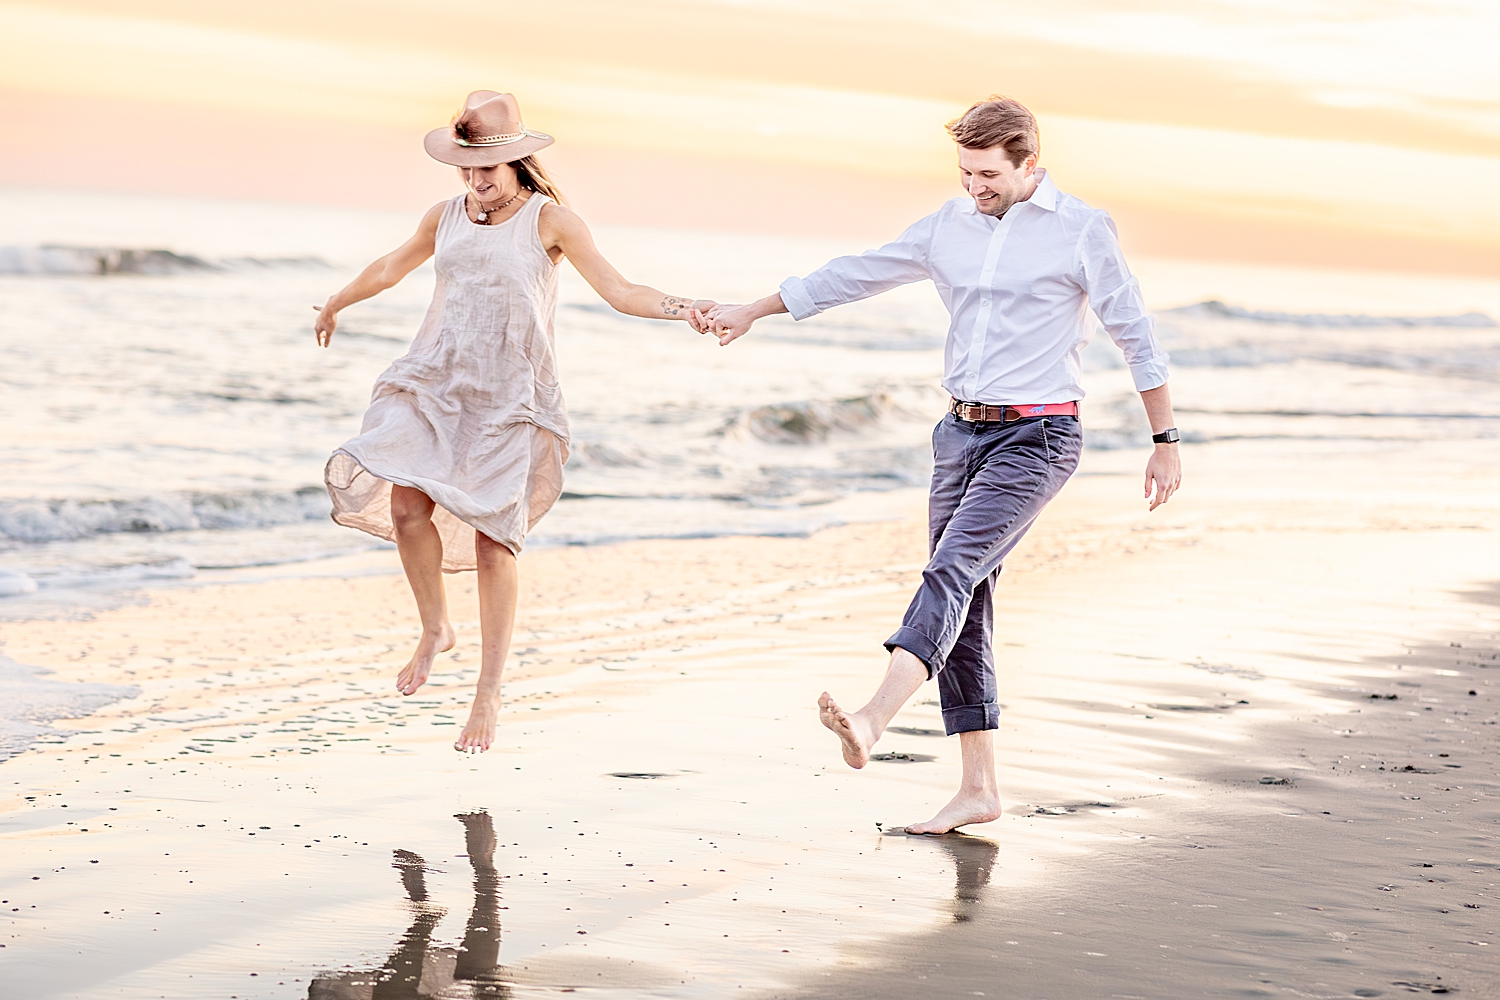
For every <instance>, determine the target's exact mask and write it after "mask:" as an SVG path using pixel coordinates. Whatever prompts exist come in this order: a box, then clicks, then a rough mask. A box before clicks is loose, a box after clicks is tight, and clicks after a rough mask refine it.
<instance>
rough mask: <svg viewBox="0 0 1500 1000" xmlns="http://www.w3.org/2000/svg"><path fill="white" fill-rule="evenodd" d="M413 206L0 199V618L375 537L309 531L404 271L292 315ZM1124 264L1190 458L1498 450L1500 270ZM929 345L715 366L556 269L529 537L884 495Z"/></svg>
mask: <svg viewBox="0 0 1500 1000" xmlns="http://www.w3.org/2000/svg"><path fill="white" fill-rule="evenodd" d="M416 218H417V216H416V214H415V213H412V214H409V215H408V214H402V213H391V212H375V211H357V210H344V209H329V208H309V207H305V206H286V205H258V204H244V203H234V202H213V201H205V200H193V199H174V198H150V197H123V196H122V197H120V198H118V199H114V200H112V202H111V204H110V205H109V206H108V208H106V209H101V208H100V207H99V206H98V205H97V203H92V202H91V203H90V204H88V205H82V206H80V205H78V204H77V203H76V199H74V198H72V197H70V196H67V195H65V194H58V193H50V192H38V191H19V190H12V191H0V350H3V356H4V364H3V367H0V465H3V468H4V469H5V476H4V478H3V480H0V617H9V618H16V617H27V616H32V615H37V614H68V613H72V612H73V611H76V610H77V609H79V608H87V607H90V606H96V605H97V604H99V603H100V602H101V601H106V602H107V601H109V600H113V599H116V598H117V597H118V596H119V595H121V594H123V593H127V592H129V591H131V590H135V589H139V588H141V587H149V586H161V585H181V584H184V583H191V582H192V581H194V580H199V579H207V578H210V577H211V575H212V574H213V573H214V572H215V571H218V570H224V569H233V568H242V567H267V568H272V569H274V568H275V567H292V566H296V565H302V564H307V563H309V562H313V561H317V560H322V559H326V558H329V557H335V556H341V555H348V554H351V553H357V552H360V551H365V550H368V549H371V548H375V547H381V546H386V544H387V543H384V542H381V541H379V540H377V539H374V538H371V537H369V536H366V535H364V534H361V533H359V532H356V531H353V530H350V529H346V528H341V527H339V526H337V525H334V524H333V523H332V522H331V521H330V520H329V518H328V511H329V503H328V498H327V496H326V494H325V493H324V491H323V487H322V485H321V483H322V479H321V476H322V469H323V464H324V462H325V461H326V460H327V458H328V455H329V453H330V452H331V451H332V450H333V449H334V448H335V447H337V446H338V445H339V444H340V443H342V442H343V441H345V440H347V439H348V438H350V437H352V436H353V435H354V434H355V433H356V432H357V430H358V428H359V423H360V416H361V414H362V413H363V411H364V407H365V404H366V402H367V400H368V397H369V391H370V386H371V383H372V382H373V380H374V378H375V376H376V375H377V374H379V373H380V371H381V370H383V369H384V368H385V366H386V365H387V364H388V363H389V362H390V361H391V359H393V358H395V357H397V356H398V355H400V354H401V353H403V352H404V351H405V349H406V346H407V345H408V343H409V342H410V339H411V337H412V335H413V333H414V332H415V330H416V328H417V325H418V323H419V321H420V319H421V316H422V314H423V311H424V310H425V309H426V306H427V303H428V300H429V297H430V295H431V290H432V271H431V267H430V265H429V266H427V267H424V268H422V269H419V270H418V271H417V272H415V273H413V274H412V275H411V276H410V277H408V278H407V279H406V280H405V281H404V282H403V283H402V284H401V285H399V286H398V287H396V288H395V289H392V290H391V291H389V292H387V293H385V294H383V295H381V296H379V297H377V298H376V299H373V300H371V301H369V302H366V303H363V304H360V305H358V306H355V307H353V308H351V309H349V310H347V311H346V312H345V313H344V315H343V317H342V322H341V326H340V329H339V332H338V334H337V335H336V336H335V338H334V341H333V345H332V347H331V348H330V349H329V350H326V351H325V350H320V349H319V348H317V347H316V345H315V343H314V340H313V334H312V326H311V320H312V318H313V311H312V307H313V306H315V305H316V304H318V303H321V302H322V301H323V300H324V299H325V298H326V297H327V296H328V295H329V294H330V293H331V292H333V291H335V290H336V289H338V288H339V287H340V286H342V285H343V284H344V283H345V282H346V281H347V280H348V279H349V278H350V277H351V276H352V275H354V274H355V273H356V272H357V271H358V269H359V268H360V267H361V266H363V264H364V263H366V262H367V261H368V260H370V259H373V258H374V257H376V256H378V255H379V254H380V253H383V252H385V251H386V250H389V249H390V248H392V247H394V246H395V245H397V244H398V243H399V242H400V241H401V240H402V239H404V238H405V236H406V235H407V234H408V231H409V230H410V229H411V228H412V227H413V226H414V225H415V222H416ZM597 236H598V240H599V243H600V246H601V248H602V249H603V250H604V251H605V253H606V255H607V256H609V257H610V259H611V260H612V261H613V262H614V263H615V264H616V266H617V267H619V268H620V270H621V271H623V272H624V273H625V274H626V276H627V277H629V278H631V279H632V280H636V281H641V282H646V283H650V284H653V285H656V286H657V287H659V288H661V289H662V290H663V291H666V292H669V293H672V294H682V295H696V296H703V297H713V298H718V299H720V300H723V301H735V300H742V299H744V298H747V297H750V296H758V295H762V294H765V293H766V292H768V291H770V290H772V289H773V288H774V287H775V286H776V284H777V283H779V282H780V280H781V279H782V278H783V277H785V276H786V275H787V274H791V273H805V272H806V271H807V270H810V269H811V268H812V267H814V266H816V265H817V264H819V263H821V262H822V261H823V260H826V259H827V258H828V257H830V256H833V255H836V254H839V253H846V252H855V251H858V250H859V249H862V246H861V245H860V244H858V243H854V242H851V241H848V240H843V241H840V240H814V239H805V238H776V237H765V236H742V235H734V234H709V233H695V232H671V231H665V230H647V229H624V228H610V227H600V228H599V229H598V231H597ZM1135 264H1136V269H1137V271H1138V272H1139V273H1140V275H1141V281H1142V285H1143V287H1144V289H1145V292H1146V294H1147V296H1148V300H1149V301H1150V303H1151V305H1152V307H1153V309H1155V310H1156V311H1157V315H1158V324H1159V327H1158V329H1159V333H1160V336H1161V337H1162V339H1163V341H1164V342H1165V344H1166V347H1167V349H1168V350H1169V351H1170V353H1171V355H1172V363H1173V369H1174V373H1175V374H1174V377H1173V383H1172V384H1173V392H1174V397H1175V400H1176V402H1177V405H1178V413H1179V421H1178V422H1179V425H1180V426H1181V427H1182V430H1183V437H1184V441H1185V442H1187V444H1188V446H1189V448H1191V447H1194V446H1200V445H1206V444H1211V443H1213V442H1216V441H1225V440H1243V439H1263V440H1267V441H1276V440H1284V441H1287V442H1303V443H1308V442H1342V443H1344V445H1346V446H1348V447H1377V448H1378V447H1381V446H1383V443H1390V442H1401V441H1405V442H1408V443H1409V442H1412V441H1417V440H1420V439H1422V438H1423V437H1424V436H1428V435H1441V436H1443V437H1444V438H1446V439H1449V440H1452V439H1456V438H1457V439H1462V438H1472V439H1474V440H1475V441H1476V442H1477V441H1479V440H1481V439H1487V440H1491V441H1493V440H1494V439H1496V438H1497V437H1500V390H1497V384H1500V328H1497V326H1496V322H1495V319H1494V316H1495V315H1497V314H1500V308H1497V306H1500V282H1486V281H1481V280H1473V281H1464V280H1460V279H1437V278H1427V279H1422V278H1401V277H1392V276H1379V275H1357V274H1337V273H1333V272H1329V273H1326V274H1319V273H1313V272H1306V271H1301V272H1291V271H1278V270H1276V269H1271V268H1252V267H1233V266H1228V265H1220V266H1214V265H1206V264H1201V263H1180V262H1170V261H1137V262H1135ZM945 330H946V314H945V313H944V311H943V309H942V306H941V304H940V302H939V301H938V299H937V296H936V294H935V293H934V292H933V290H932V289H931V287H930V286H928V285H914V286H909V287H906V288H903V289H900V290H898V291H896V292H893V293H890V294H887V295H885V296H881V297H879V298H877V299H874V300H870V301H867V302H863V303H858V304H855V305H851V306H848V307H844V308H841V309H838V310H834V311H832V312H830V313H828V314H825V315H823V316H819V317H816V318H814V319H812V320H809V321H806V322H803V323H797V324H794V323H792V322H791V321H790V320H789V319H786V318H785V317H778V318H775V319H772V320H767V321H764V322H762V323H761V324H759V325H757V327H756V329H755V331H754V332H753V333H752V334H751V335H750V336H748V337H746V338H745V339H743V340H742V341H740V342H738V343H736V344H734V345H732V346H730V347H728V348H719V347H718V346H717V345H716V344H715V343H713V342H712V341H711V340H710V339H709V338H706V337H700V336H698V335H695V334H693V333H692V332H691V330H689V329H688V328H687V326H686V324H682V323H663V322H655V321H649V320H640V319H634V318H630V317H625V316H620V315H618V314H616V313H614V312H613V311H612V310H610V309H609V308H608V307H607V306H606V305H604V303H603V302H602V301H600V300H599V298H598V297H597V296H596V295H595V294H594V293H593V291H592V290H591V289H589V288H588V286H587V285H586V284H585V283H584V282H583V281H582V279H581V278H579V277H578V275H577V274H576V273H575V272H573V271H572V269H571V268H569V267H567V266H564V268H563V271H562V304H561V307H560V309H559V312H558V317H557V340H558V350H559V359H560V364H561V367H562V378H563V388H564V392H565V395H566V397H567V400H568V406H569V411H570V415H571V419H572V425H573V432H574V440H573V455H572V458H571V460H570V461H569V463H568V467H567V487H566V489H567V492H566V493H565V495H564V497H563V499H562V500H561V501H560V502H559V503H558V504H557V506H556V507H555V508H554V509H553V511H552V512H551V513H550V514H548V516H547V517H546V518H545V519H544V520H543V521H542V522H541V524H540V525H539V526H538V528H537V529H536V530H535V532H534V533H533V535H532V536H531V538H530V540H529V542H528V544H529V545H532V546H551V545H588V544H600V543H606V542H610V541H616V540H621V539H632V538H653V537H692V536H710V535H721V534H768V535H778V534H779V535H795V534H805V533H807V532H810V531H813V530H816V529H818V528H821V527H824V526H828V525H832V524H837V523H845V522H849V521H853V520H869V519H878V518H882V517H889V516H892V512H893V511H895V510H897V509H898V508H900V509H909V505H910V502H911V497H912V495H913V494H912V491H920V490H921V489H923V487H924V484H925V482H926V478H927V476H928V474H929V468H930V466H929V463H930V456H929V453H928V435H929V432H930V428H931V426H932V424H933V423H934V421H935V420H936V419H938V417H939V416H940V415H941V413H942V411H943V407H944V404H945V402H946V396H945V395H944V393H943V392H942V390H941V388H940V387H939V385H938V378H939V375H940V372H941V350H942V341H943V336H944V332H945ZM1084 362H1085V371H1086V382H1087V385H1088V387H1089V397H1088V399H1087V400H1086V401H1085V404H1084V414H1085V416H1084V421H1085V428H1086V446H1087V448H1088V449H1089V450H1090V451H1093V452H1096V453H1097V452H1099V451H1105V450H1115V451H1118V450H1120V449H1134V450H1139V451H1141V452H1142V459H1143V460H1144V449H1145V448H1146V447H1147V445H1148V429H1147V427H1146V424H1145V421H1144V418H1143V417H1142V415H1141V413H1140V406H1139V402H1138V399H1137V397H1136V396H1135V394H1134V393H1133V392H1132V390H1131V386H1130V382H1129V378H1128V373H1127V372H1126V370H1125V368H1124V365H1123V361H1122V359H1121V357H1120V355H1119V352H1118V350H1117V349H1116V348H1114V346H1113V345H1112V344H1110V342H1109V341H1108V338H1107V337H1106V336H1104V334H1103V332H1102V330H1101V331H1099V333H1098V334H1097V335H1096V337H1095V338H1094V340H1093V341H1092V342H1091V343H1090V345H1089V346H1088V348H1087V349H1086V351H1085V352H1084ZM903 505H905V506H903Z"/></svg>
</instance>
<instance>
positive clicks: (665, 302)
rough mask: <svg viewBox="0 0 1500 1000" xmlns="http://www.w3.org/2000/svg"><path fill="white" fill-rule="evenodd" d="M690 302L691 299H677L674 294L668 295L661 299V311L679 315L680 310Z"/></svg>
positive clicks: (669, 314) (665, 313) (666, 313)
mask: <svg viewBox="0 0 1500 1000" xmlns="http://www.w3.org/2000/svg"><path fill="white" fill-rule="evenodd" d="M692 304H693V300H692V299H679V298H678V297H677V296H675V295H668V296H666V297H665V298H663V299H662V300H661V311H662V313H663V314H664V315H667V316H680V315H682V311H683V310H684V309H687V308H689V307H690V306H691V305H692Z"/></svg>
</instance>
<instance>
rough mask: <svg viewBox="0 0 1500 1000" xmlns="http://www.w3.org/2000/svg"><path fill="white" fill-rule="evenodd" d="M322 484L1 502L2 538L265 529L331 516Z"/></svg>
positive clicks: (53, 538)
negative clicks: (280, 489) (256, 490)
mask: <svg viewBox="0 0 1500 1000" xmlns="http://www.w3.org/2000/svg"><path fill="white" fill-rule="evenodd" d="M329 509H330V505H329V501H328V494H327V493H326V492H324V490H323V488H322V487H321V486H308V487H305V488H303V489H300V490H296V491H294V492H290V493H176V494H165V495H162V496H149V497H140V498H134V499H128V500H77V499H68V500H36V499H8V500H0V538H5V539H9V540H11V541H16V542H59V541H68V540H72V539H78V538H85V537H88V536H90V535H107V534H116V533H120V532H153V533H154V532H166V531H193V530H198V529H207V530H215V529H220V530H222V529H233V528H266V527H271V526H273V525H280V524H295V523H298V522H301V521H315V520H320V519H322V518H326V517H327V516H328V512H329Z"/></svg>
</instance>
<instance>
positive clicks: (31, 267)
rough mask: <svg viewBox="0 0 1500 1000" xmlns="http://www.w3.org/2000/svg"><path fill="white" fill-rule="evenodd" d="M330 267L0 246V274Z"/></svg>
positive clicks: (298, 260)
mask: <svg viewBox="0 0 1500 1000" xmlns="http://www.w3.org/2000/svg"><path fill="white" fill-rule="evenodd" d="M328 267H332V265H331V264H329V263H328V262H327V261H325V260H323V259H322V258H320V257H221V258H216V259H209V258H205V257H195V256H193V255H192V254H180V253H174V252H173V251H171V250H161V249H147V248H140V247H75V246H61V245H57V244H44V245H42V246H5V247H0V274H61V275H70V274H71V275H84V274H194V273H204V272H214V271H223V272H245V271H264V270H270V269H281V268H318V269H322V268H328Z"/></svg>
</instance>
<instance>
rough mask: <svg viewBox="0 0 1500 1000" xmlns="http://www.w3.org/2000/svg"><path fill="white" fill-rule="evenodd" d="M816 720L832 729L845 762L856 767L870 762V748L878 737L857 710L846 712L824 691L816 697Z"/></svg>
mask: <svg viewBox="0 0 1500 1000" xmlns="http://www.w3.org/2000/svg"><path fill="white" fill-rule="evenodd" d="M818 721H819V722H821V723H823V725H825V726H827V727H828V728H829V729H831V730H833V734H834V735H835V736H837V737H838V738H839V742H840V743H842V744H843V751H844V763H845V764H848V765H849V766H850V767H852V768H855V769H858V768H861V767H864V766H865V765H866V764H868V763H870V748H871V747H873V746H874V745H875V741H876V740H877V739H879V738H880V737H879V736H878V735H877V734H876V733H875V732H874V730H873V729H872V727H871V726H870V723H869V722H868V721H867V720H866V719H865V718H864V717H863V716H861V715H860V714H859V713H858V712H855V713H854V714H853V715H850V714H848V713H847V712H845V711H844V710H843V709H842V708H839V706H838V705H837V703H835V702H834V700H833V698H831V697H830V696H829V694H828V692H827V691H824V692H823V694H822V695H821V696H819V698H818Z"/></svg>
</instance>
